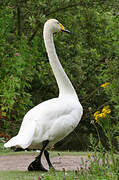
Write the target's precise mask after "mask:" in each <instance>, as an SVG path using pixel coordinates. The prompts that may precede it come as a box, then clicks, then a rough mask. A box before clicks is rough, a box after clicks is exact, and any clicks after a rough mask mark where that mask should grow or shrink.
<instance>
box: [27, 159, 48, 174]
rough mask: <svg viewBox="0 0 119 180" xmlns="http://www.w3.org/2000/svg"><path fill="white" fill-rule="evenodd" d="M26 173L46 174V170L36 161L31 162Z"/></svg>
mask: <svg viewBox="0 0 119 180" xmlns="http://www.w3.org/2000/svg"><path fill="white" fill-rule="evenodd" d="M28 171H44V172H47V169H45V168H44V167H43V165H42V164H41V162H40V161H39V160H38V159H36V160H35V161H33V162H32V163H31V164H30V165H29V166H28Z"/></svg>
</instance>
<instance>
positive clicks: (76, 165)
mask: <svg viewBox="0 0 119 180" xmlns="http://www.w3.org/2000/svg"><path fill="white" fill-rule="evenodd" d="M35 156H36V155H33V154H20V155H19V154H18V155H16V154H15V155H8V156H0V171H7V170H21V171H27V167H28V165H29V164H30V163H31V162H32V161H33V160H34V159H35ZM87 159H88V157H87V156H84V155H80V156H71V155H63V156H56V157H53V158H51V162H52V164H53V166H54V168H55V169H56V170H63V169H65V170H66V171H71V170H77V169H80V168H81V167H82V166H84V165H83V164H82V161H84V164H86V166H88V161H87ZM42 163H43V165H44V167H45V168H47V169H48V166H47V163H46V160H45V158H44V157H43V158H42Z"/></svg>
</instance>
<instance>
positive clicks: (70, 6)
mask: <svg viewBox="0 0 119 180" xmlns="http://www.w3.org/2000/svg"><path fill="white" fill-rule="evenodd" d="M79 5H81V3H75V4H69V5H67V6H65V7H62V8H57V9H56V10H54V11H51V12H49V13H45V16H46V17H47V16H49V15H51V14H54V13H57V12H59V11H63V10H65V9H68V8H72V7H76V6H79ZM39 27H41V24H40V23H39V24H38V25H37V27H36V29H35V30H34V32H33V34H32V35H31V37H30V38H29V44H31V41H32V40H33V39H34V37H35V35H36V33H37V32H38V29H39Z"/></svg>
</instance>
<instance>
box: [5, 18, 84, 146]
mask: <svg viewBox="0 0 119 180" xmlns="http://www.w3.org/2000/svg"><path fill="white" fill-rule="evenodd" d="M61 30H62V31H65V29H64V27H63V26H62V25H61V24H60V23H59V22H58V21H57V20H55V19H51V20H48V21H47V22H46V23H45V25H44V31H43V35H44V41H45V46H46V50H47V53H48V57H49V61H50V65H51V67H52V70H53V73H54V75H55V78H56V81H57V84H58V87H59V97H58V98H54V99H51V100H48V101H45V102H43V103H41V104H39V105H37V106H35V107H34V108H32V109H31V110H30V111H28V112H27V113H26V115H25V116H24V119H23V122H22V124H21V128H20V130H19V133H18V135H17V136H15V137H13V138H12V139H10V140H9V141H8V142H7V143H6V144H5V145H4V146H5V147H12V146H19V147H22V148H23V149H25V148H41V145H42V143H43V142H45V141H47V140H48V142H49V144H48V145H49V146H51V145H53V144H55V143H56V142H58V141H60V140H61V139H63V138H64V137H65V136H67V135H68V134H69V133H70V132H71V131H73V130H74V128H75V127H76V126H77V125H78V123H79V121H80V119H81V116H82V113H83V109H82V106H81V104H80V102H79V100H78V97H77V94H76V92H75V90H74V88H73V86H72V84H71V82H70V80H69V78H68V77H67V75H66V73H65V72H64V70H63V68H62V66H61V64H60V62H59V60H58V57H57V54H56V51H55V47H54V43H53V33H54V32H57V31H61Z"/></svg>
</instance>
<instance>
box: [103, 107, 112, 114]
mask: <svg viewBox="0 0 119 180" xmlns="http://www.w3.org/2000/svg"><path fill="white" fill-rule="evenodd" d="M102 112H103V113H105V114H110V113H111V109H110V108H109V106H104V107H103V109H102Z"/></svg>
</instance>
